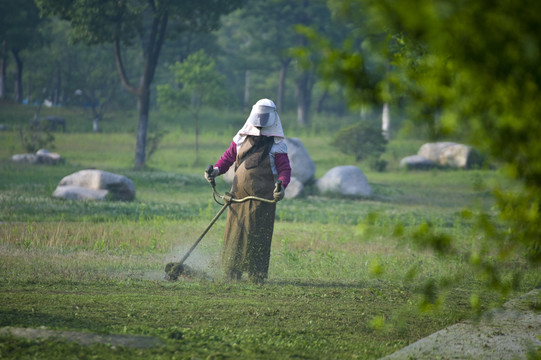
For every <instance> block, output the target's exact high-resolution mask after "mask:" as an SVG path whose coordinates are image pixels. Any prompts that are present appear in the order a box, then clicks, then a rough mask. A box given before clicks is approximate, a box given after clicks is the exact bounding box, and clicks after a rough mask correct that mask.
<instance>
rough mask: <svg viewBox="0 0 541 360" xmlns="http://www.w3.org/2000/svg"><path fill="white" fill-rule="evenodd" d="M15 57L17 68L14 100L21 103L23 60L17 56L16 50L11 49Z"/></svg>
mask: <svg viewBox="0 0 541 360" xmlns="http://www.w3.org/2000/svg"><path fill="white" fill-rule="evenodd" d="M11 52H12V53H13V57H14V58H15V64H16V65H17V70H16V73H15V99H14V100H15V102H18V103H21V102H22V101H23V61H22V60H21V58H20V56H19V52H18V51H16V50H12V51H11Z"/></svg>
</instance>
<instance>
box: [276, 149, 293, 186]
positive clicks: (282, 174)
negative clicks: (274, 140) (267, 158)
mask: <svg viewBox="0 0 541 360" xmlns="http://www.w3.org/2000/svg"><path fill="white" fill-rule="evenodd" d="M274 165H276V170H277V171H278V180H282V186H283V188H284V189H285V188H286V187H287V185H289V182H290V181H291V166H290V165H289V157H288V156H287V154H286V153H279V154H276V155H274Z"/></svg>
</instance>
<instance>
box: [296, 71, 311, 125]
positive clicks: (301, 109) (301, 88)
mask: <svg viewBox="0 0 541 360" xmlns="http://www.w3.org/2000/svg"><path fill="white" fill-rule="evenodd" d="M310 101H311V86H310V75H309V73H308V72H307V71H302V73H301V75H300V76H299V78H298V79H297V122H298V124H299V125H300V126H303V127H308V126H309V125H310V118H309V110H310Z"/></svg>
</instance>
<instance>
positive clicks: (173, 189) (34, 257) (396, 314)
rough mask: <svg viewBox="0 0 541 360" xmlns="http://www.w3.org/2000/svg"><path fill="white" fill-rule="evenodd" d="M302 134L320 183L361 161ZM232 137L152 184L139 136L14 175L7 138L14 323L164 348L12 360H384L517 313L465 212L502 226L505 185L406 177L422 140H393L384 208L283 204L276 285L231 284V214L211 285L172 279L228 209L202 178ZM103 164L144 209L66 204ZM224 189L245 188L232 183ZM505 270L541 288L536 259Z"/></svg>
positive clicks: (380, 196)
mask: <svg viewBox="0 0 541 360" xmlns="http://www.w3.org/2000/svg"><path fill="white" fill-rule="evenodd" d="M295 135H297V136H298V137H299V138H300V139H301V140H302V141H303V143H304V144H305V146H306V148H307V149H308V151H309V153H310V155H311V157H312V158H313V160H314V161H315V163H316V167H317V171H316V177H321V176H322V175H323V174H324V173H325V172H326V171H327V170H329V169H330V168H332V167H334V166H337V165H347V164H353V159H352V158H350V157H348V156H345V155H342V154H340V153H338V152H337V151H336V150H335V149H333V148H332V147H331V146H330V145H329V143H330V139H329V138H328V136H324V135H316V134H313V135H306V134H302V133H299V134H294V133H293V136H295ZM231 136H232V134H223V133H222V134H218V133H212V132H208V133H204V134H203V135H202V136H201V139H200V140H201V144H200V151H201V153H200V158H201V163H200V164H195V165H194V164H193V158H194V156H193V149H194V144H193V136H192V135H191V134H185V133H182V132H181V131H180V130H174V129H172V130H171V131H170V132H169V133H168V135H166V136H165V138H164V139H163V142H162V143H161V145H160V147H159V148H158V151H156V153H155V154H154V155H153V156H152V158H151V159H150V161H149V163H148V166H149V168H148V169H147V170H145V171H139V172H135V171H132V170H131V167H132V165H133V152H134V137H133V135H131V134H129V133H122V132H117V133H116V132H111V133H102V134H91V133H66V134H55V138H56V139H55V145H56V151H58V152H59V153H61V154H62V155H63V156H64V157H65V159H66V163H65V164H63V165H59V166H54V167H52V166H45V165H38V166H30V165H21V164H14V163H12V162H10V161H9V160H8V158H9V156H10V155H11V154H13V153H17V152H20V151H21V149H20V145H19V144H18V142H17V134H16V132H15V131H8V132H0V287H1V291H0V327H2V326H13V327H25V328H27V327H29V328H39V327H46V328H47V329H53V330H69V331H80V332H83V333H87V332H91V333H96V334H131V335H149V336H154V337H157V338H159V339H160V340H161V341H162V345H161V346H157V347H154V348H151V349H133V348H125V347H112V346H109V345H107V344H95V345H90V346H82V345H78V344H76V343H71V342H63V341H59V340H47V341H45V340H36V341H31V340H24V339H21V338H15V337H8V336H0V358H6V359H33V358H49V359H65V358H80V359H94V358H100V359H108V358H111V359H112V358H115V359H117V358H118V359H137V358H141V359H143V358H144V359H148V358H152V359H161V358H163V359H197V358H201V359H225V358H231V359H282V358H284V359H287V358H291V359H292V358H301V359H376V358H379V357H381V356H384V355H386V354H389V353H392V352H394V351H395V350H398V349H400V348H402V347H404V346H406V345H407V344H409V343H411V342H413V341H416V340H418V339H419V338H422V337H424V336H427V335H428V334H430V333H432V332H434V331H437V330H440V329H442V328H444V327H446V326H448V325H451V324H454V323H456V322H457V321H460V320H462V319H466V318H471V317H472V316H475V314H476V311H478V310H484V309H487V308H488V307H490V306H491V305H493V304H497V303H499V302H500V301H502V300H503V299H502V298H501V297H500V295H499V294H498V293H496V292H494V291H491V290H490V288H489V286H486V281H485V280H486V279H484V278H483V276H482V274H480V275H479V274H477V273H476V272H475V271H474V270H473V269H472V267H470V266H469V264H470V259H471V255H472V254H474V253H475V251H477V250H479V249H485V248H487V247H490V245H489V244H490V243H488V242H487V239H486V238H485V235H484V234H483V233H481V232H479V230H477V229H476V228H475V227H473V226H472V224H473V222H474V220H473V219H472V218H468V217H464V216H462V214H463V210H464V209H465V208H468V209H469V210H470V211H471V212H472V213H474V214H475V213H477V212H480V211H486V212H488V213H490V212H491V206H492V200H491V197H490V193H489V192H488V191H486V190H483V188H482V187H479V186H478V185H479V184H480V183H489V184H492V183H496V182H498V183H501V182H503V177H502V176H501V175H500V174H499V173H498V172H497V171H491V170H475V171H444V170H437V171H430V172H403V171H400V170H398V166H397V163H398V162H399V160H400V158H401V157H402V156H406V155H411V151H413V150H412V149H416V148H418V146H419V145H420V143H419V142H417V141H396V142H391V143H390V144H389V147H388V152H387V153H386V154H385V156H386V158H387V159H388V160H389V162H390V164H389V171H388V172H385V173H375V172H371V171H370V170H369V169H365V168H364V167H363V165H362V164H361V168H362V169H363V171H365V173H366V175H367V178H368V180H369V182H370V185H371V186H372V188H373V190H374V196H373V197H371V198H369V199H346V198H331V197H326V196H321V195H319V194H317V192H316V191H315V190H314V189H312V188H308V189H307V196H305V197H302V198H299V199H291V200H284V201H282V202H280V203H279V204H278V207H277V221H276V225H275V233H274V239H273V245H272V255H271V266H270V272H269V280H268V282H267V283H265V284H264V285H262V286H256V285H253V284H251V283H250V282H248V281H241V282H239V283H230V282H228V281H225V279H223V277H222V273H221V271H220V269H219V266H218V260H219V255H220V249H221V245H222V234H223V230H224V226H225V215H224V216H222V218H221V219H220V220H218V222H217V223H216V224H215V225H214V227H213V228H212V229H211V230H210V232H209V233H208V234H207V236H206V237H205V238H204V239H203V241H202V242H201V244H200V245H199V247H197V248H196V250H195V252H194V253H193V255H192V256H191V257H190V258H189V259H188V262H187V263H188V265H190V266H192V267H194V268H196V269H198V270H200V271H201V273H200V274H199V275H197V276H195V277H193V278H186V279H182V280H181V281H177V282H167V281H164V280H163V275H164V272H163V268H164V266H165V264H166V263H167V262H169V261H172V260H175V261H178V260H179V259H180V257H181V256H182V255H183V254H184V253H185V251H186V250H187V249H188V248H189V247H190V246H191V245H192V244H193V242H194V241H195V240H196V239H197V237H198V236H199V234H200V233H201V232H202V231H203V230H204V228H205V227H206V226H207V224H208V223H209V221H210V220H211V219H212V217H213V216H214V215H215V214H216V213H217V212H218V210H219V208H220V206H219V205H217V204H215V203H214V202H213V200H212V197H211V191H210V187H209V186H208V184H207V183H206V181H205V180H204V179H203V176H202V172H203V169H204V168H205V164H207V163H212V162H214V161H215V160H216V159H217V157H218V156H219V155H220V154H221V153H222V152H223V151H224V150H225V148H226V147H227V145H228V144H229V142H230V139H231ZM89 167H97V168H100V169H103V170H108V171H112V172H116V173H121V174H123V175H126V176H128V177H129V178H131V179H132V180H133V181H134V183H135V186H136V189H137V198H136V200H135V201H133V202H130V203H120V202H75V201H59V200H53V199H52V198H51V194H52V192H53V191H54V189H55V187H56V185H57V184H58V182H59V181H60V179H62V177H64V176H66V175H68V174H70V173H72V172H75V171H78V170H80V169H82V168H89ZM218 187H219V190H220V191H221V192H223V191H225V190H227V185H226V184H224V183H223V182H222V181H221V180H219V181H218ZM427 228H428V230H426V229H427ZM419 229H425V230H426V231H430V232H432V233H434V234H436V235H438V234H446V236H449V237H452V238H453V239H454V240H453V243H452V244H453V245H452V246H453V249H454V252H453V253H452V254H451V255H447V256H442V255H439V254H437V253H434V252H432V251H430V250H427V249H426V248H424V247H423V246H422V237H420V236H419V231H420V230H419ZM487 244H488V245H487ZM488 254H489V255H488V256H494V258H496V257H497V254H491V253H490V252H488ZM501 264H502V265H501V266H500V268H499V272H500V274H501V276H502V278H504V279H512V278H513V276H514V275H515V274H517V273H518V272H517V271H518V270H523V271H522V272H521V274H522V276H521V278H520V280H521V281H520V282H517V284H516V287H515V288H514V289H513V291H512V292H510V293H509V294H508V296H513V295H516V294H518V293H521V292H525V291H528V290H529V289H531V288H533V287H535V286H537V285H538V284H539V280H540V279H539V274H538V272H537V271H535V269H529V268H528V267H527V265H526V264H525V263H524V262H523V261H522V259H521V258H520V257H517V258H511V259H508V260H507V261H505V262H502V263H501ZM472 294H473V296H472ZM476 299H480V300H481V301H480V304H481V307H480V308H477V309H476V308H472V306H471V304H472V303H477V302H476Z"/></svg>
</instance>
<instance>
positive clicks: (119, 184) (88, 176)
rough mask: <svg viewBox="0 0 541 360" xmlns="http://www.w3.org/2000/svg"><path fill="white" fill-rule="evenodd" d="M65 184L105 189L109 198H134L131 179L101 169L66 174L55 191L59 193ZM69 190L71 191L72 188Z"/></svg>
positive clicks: (128, 199)
mask: <svg viewBox="0 0 541 360" xmlns="http://www.w3.org/2000/svg"><path fill="white" fill-rule="evenodd" d="M66 186H70V187H81V188H87V189H90V190H105V191H107V193H106V194H105V197H106V198H107V199H110V200H123V201H131V200H133V199H135V185H134V184H133V181H131V180H130V179H128V178H127V177H125V176H123V175H118V174H113V173H110V172H107V171H102V170H81V171H78V172H76V173H73V174H71V175H68V176H66V177H64V178H63V179H62V180H61V181H60V183H59V184H58V187H57V190H56V191H55V193H57V191H58V194H60V193H61V190H62V189H59V188H62V187H66ZM68 190H69V189H68ZM70 191H73V189H71V190H70ZM100 194H101V193H100ZM96 195H97V194H96Z"/></svg>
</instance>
